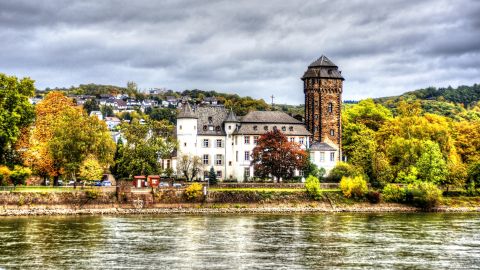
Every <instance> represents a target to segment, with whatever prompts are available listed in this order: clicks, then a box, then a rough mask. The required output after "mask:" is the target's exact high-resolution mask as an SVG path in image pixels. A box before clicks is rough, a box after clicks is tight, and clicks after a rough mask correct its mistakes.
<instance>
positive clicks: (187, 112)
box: [177, 102, 198, 119]
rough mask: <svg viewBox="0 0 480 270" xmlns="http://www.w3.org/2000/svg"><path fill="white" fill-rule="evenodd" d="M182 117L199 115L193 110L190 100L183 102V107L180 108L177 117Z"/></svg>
mask: <svg viewBox="0 0 480 270" xmlns="http://www.w3.org/2000/svg"><path fill="white" fill-rule="evenodd" d="M180 118H198V117H197V115H196V114H195V113H194V112H193V110H192V107H190V104H188V102H185V103H183V104H182V107H181V108H180V109H179V110H178V114H177V119H180Z"/></svg>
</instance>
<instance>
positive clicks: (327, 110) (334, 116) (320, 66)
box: [302, 55, 344, 149]
mask: <svg viewBox="0 0 480 270" xmlns="http://www.w3.org/2000/svg"><path fill="white" fill-rule="evenodd" d="M302 80H303V92H304V93H305V125H306V126H307V130H308V131H310V132H311V133H312V134H313V141H314V142H315V141H316V142H326V143H330V144H332V143H333V144H335V145H336V146H337V148H338V149H340V148H341V144H342V125H341V117H340V116H341V110H342V89H343V80H344V78H343V77H342V72H341V71H340V70H338V66H336V65H335V64H334V63H333V62H332V61H330V60H329V59H328V58H327V57H326V56H324V55H322V56H321V57H320V58H318V59H317V60H316V61H315V62H313V63H311V64H310V65H309V66H308V69H307V71H305V74H303V77H302Z"/></svg>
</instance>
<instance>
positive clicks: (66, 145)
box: [48, 109, 115, 180]
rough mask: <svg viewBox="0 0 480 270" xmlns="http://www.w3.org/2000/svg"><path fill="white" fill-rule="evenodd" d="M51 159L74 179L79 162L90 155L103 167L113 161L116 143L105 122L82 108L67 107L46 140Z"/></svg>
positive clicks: (77, 171)
mask: <svg viewBox="0 0 480 270" xmlns="http://www.w3.org/2000/svg"><path fill="white" fill-rule="evenodd" d="M48 146H49V151H50V153H51V155H52V157H53V160H54V162H55V163H56V164H57V165H58V166H60V167H61V168H62V169H63V170H64V171H65V172H66V173H68V174H70V175H71V177H72V179H74V180H76V175H77V174H78V173H79V168H80V165H81V164H82V162H83V161H84V160H85V159H86V158H87V157H89V156H91V155H93V157H94V158H95V159H96V160H97V161H98V162H99V163H100V164H101V166H102V167H105V168H106V167H108V166H109V165H110V164H112V163H113V155H114V152H115V143H114V142H113V140H112V138H111V135H110V132H109V131H108V128H107V125H106V124H105V122H103V121H101V120H99V119H98V118H97V117H95V116H92V117H89V116H88V115H86V113H85V112H84V111H82V110H78V109H74V110H68V111H66V112H65V114H64V115H63V116H62V117H61V118H60V119H59V121H58V122H57V123H56V125H55V128H54V131H53V137H52V139H51V140H50V141H49V142H48Z"/></svg>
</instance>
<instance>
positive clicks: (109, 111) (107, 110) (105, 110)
mask: <svg viewBox="0 0 480 270" xmlns="http://www.w3.org/2000/svg"><path fill="white" fill-rule="evenodd" d="M100 111H101V112H102V115H103V116H104V117H109V116H114V114H113V108H112V106H101V107H100Z"/></svg>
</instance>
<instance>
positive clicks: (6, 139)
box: [0, 73, 35, 166]
mask: <svg viewBox="0 0 480 270" xmlns="http://www.w3.org/2000/svg"><path fill="white" fill-rule="evenodd" d="M34 92H35V87H34V85H33V80H31V79H30V78H23V79H21V80H19V79H17V78H16V77H14V76H7V75H5V74H3V73H0V164H5V163H7V162H8V163H11V162H10V158H9V157H11V155H12V152H13V149H14V144H15V143H16V141H17V139H18V138H19V136H20V134H21V130H22V129H23V128H25V127H27V126H28V125H29V124H30V123H31V122H32V121H33V118H34V108H33V106H32V105H31V104H30V103H29V101H28V98H29V97H32V96H33V95H34ZM11 165H13V164H10V166H11Z"/></svg>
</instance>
